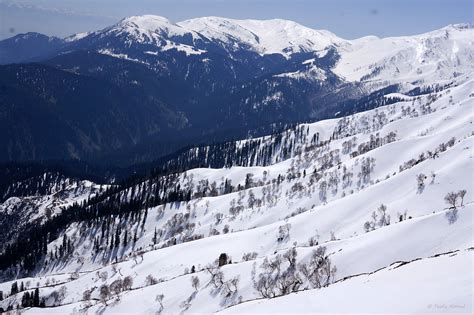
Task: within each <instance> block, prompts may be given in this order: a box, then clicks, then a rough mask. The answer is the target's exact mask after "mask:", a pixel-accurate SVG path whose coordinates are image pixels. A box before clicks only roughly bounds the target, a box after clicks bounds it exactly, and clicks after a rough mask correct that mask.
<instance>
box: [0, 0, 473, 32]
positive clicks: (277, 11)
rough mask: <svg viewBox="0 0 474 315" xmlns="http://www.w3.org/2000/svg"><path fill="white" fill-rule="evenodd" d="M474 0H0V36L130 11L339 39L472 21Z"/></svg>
mask: <svg viewBox="0 0 474 315" xmlns="http://www.w3.org/2000/svg"><path fill="white" fill-rule="evenodd" d="M473 2H474V0H101V1H96V0H94V1H93V0H0V38H6V37H10V36H12V35H15V34H17V33H23V32H28V31H35V32H40V33H44V34H48V35H56V36H60V37H64V36H66V35H70V34H73V33H78V32H84V31H90V30H97V29H101V28H104V27H106V26H108V25H111V24H114V23H115V22H117V21H118V20H120V19H121V18H123V17H125V16H130V15H140V14H156V15H161V16H165V17H167V18H168V19H170V20H171V21H173V22H178V21H181V20H184V19H188V18H194V17H201V16H210V15H213V16H223V17H229V18H255V19H270V18H283V19H289V20H293V21H296V22H299V23H301V24H303V25H306V26H309V27H312V28H315V29H327V30H330V31H332V32H333V33H335V34H337V35H338V36H341V37H343V38H348V39H352V38H357V37H361V36H365V35H377V36H380V37H386V36H396V35H412V34H419V33H423V32H426V31H430V30H434V29H437V28H441V27H443V26H446V25H448V24H451V23H472V20H473V15H474V11H473Z"/></svg>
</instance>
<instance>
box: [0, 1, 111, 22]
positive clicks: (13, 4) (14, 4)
mask: <svg viewBox="0 0 474 315" xmlns="http://www.w3.org/2000/svg"><path fill="white" fill-rule="evenodd" d="M0 5H3V6H6V7H9V8H16V9H20V10H33V11H42V12H49V13H54V14H59V15H69V16H84V17H100V18H109V19H117V18H118V17H116V16H111V15H104V14H98V13H96V12H90V11H82V10H81V11H77V10H71V9H68V8H58V7H50V6H44V5H37V4H33V3H31V2H29V1H12V0H0Z"/></svg>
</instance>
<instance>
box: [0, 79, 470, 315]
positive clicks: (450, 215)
mask: <svg viewBox="0 0 474 315" xmlns="http://www.w3.org/2000/svg"><path fill="white" fill-rule="evenodd" d="M473 88H474V80H473V78H472V73H468V74H466V75H462V76H457V77H456V78H454V79H453V80H452V82H451V85H450V87H445V88H443V89H440V90H439V91H436V92H435V91H432V92H431V93H427V94H424V95H421V96H415V97H414V96H410V95H398V96H399V97H398V98H399V99H401V101H398V102H396V103H393V104H390V105H386V106H382V107H379V108H377V109H374V110H369V111H366V112H361V113H357V114H355V115H351V116H347V117H344V118H337V119H330V120H324V121H320V122H316V123H312V124H302V125H299V126H298V127H297V128H294V129H292V130H289V131H288V132H284V133H283V134H281V135H269V136H265V137H262V138H259V139H252V140H243V141H239V142H238V143H237V144H236V145H235V148H236V150H238V149H239V148H242V147H245V145H246V143H249V142H252V141H255V140H259V141H260V142H259V143H260V144H259V145H260V146H261V148H266V149H265V150H263V149H262V151H259V150H256V151H255V152H257V153H256V154H257V156H261V155H263V154H265V155H267V158H266V161H270V162H269V163H265V166H257V165H259V164H258V163H255V162H248V161H250V160H251V159H248V160H246V161H247V162H246V163H242V165H240V166H232V167H226V168H222V169H211V168H196V169H191V170H187V171H186V172H183V173H179V174H176V175H175V176H169V177H166V176H165V177H163V178H161V179H160V180H159V181H157V182H154V181H153V180H152V178H150V179H147V180H144V181H142V182H138V183H133V184H132V185H130V186H128V187H126V188H124V189H123V190H119V191H117V192H116V193H114V192H112V193H111V194H110V195H109V196H108V197H107V198H108V199H107V200H110V201H111V202H112V201H113V202H116V203H112V204H123V205H124V206H123V207H124V208H123V212H111V213H112V214H110V215H105V216H99V214H98V216H97V217H94V219H91V220H86V219H84V220H82V219H78V220H75V221H74V222H72V223H70V224H68V225H67V226H66V229H65V231H61V232H60V233H59V234H58V235H57V236H56V237H54V238H52V239H50V240H48V243H47V248H46V251H47V255H46V256H45V257H44V260H42V261H40V262H39V263H38V265H37V268H36V269H35V270H34V271H33V272H32V274H31V275H30V276H29V277H24V278H21V277H22V276H19V277H18V279H14V280H11V279H10V280H9V281H5V282H3V283H1V284H0V291H3V296H4V299H3V301H0V307H1V308H3V309H8V308H9V307H12V308H15V307H16V305H17V304H21V301H22V299H25V301H26V302H25V308H26V313H33V314H35V313H42V311H44V309H41V308H37V307H33V308H30V307H29V305H32V304H29V302H28V301H29V300H28V299H27V298H24V296H25V292H26V291H27V292H31V293H32V295H34V290H35V289H36V288H38V295H39V298H40V300H41V299H44V306H48V307H50V308H48V313H57V314H70V313H77V312H80V311H84V312H86V311H87V312H88V313H110V314H115V313H135V314H136V313H139V314H151V313H157V312H158V313H160V312H161V313H166V314H168V313H170V314H175V313H184V314H186V313H190V314H191V313H215V312H222V313H262V312H263V313H264V312H274V311H278V312H283V313H294V312H354V311H355V312H360V313H367V312H382V311H386V310H391V311H393V312H407V313H413V312H457V313H471V312H472V310H473V305H472V297H473V292H472V287H473V278H472V269H471V268H472V261H473V260H472V259H473V256H472V250H473V248H474V244H473V238H472V230H473V222H474V220H473V219H474V218H473V214H474V211H473V210H474V203H473V202H474V198H473V191H474V185H473V178H472V174H474V164H473V146H474V138H473V135H474V127H473V118H474V115H473V105H474V94H473V92H472V91H473ZM277 142H278V143H279V145H278V146H270V145H268V146H266V144H271V143H277ZM270 147H271V150H270V149H269V148H270ZM249 152H250V151H249ZM252 152H253V151H252ZM254 161H255V160H254ZM172 189H176V190H177V192H176V195H178V196H179V195H180V191H184V192H186V195H187V196H188V197H187V198H184V199H180V198H179V197H178V198H175V199H174V200H177V201H172V202H167V203H164V204H161V205H157V206H155V205H153V206H150V207H143V208H142V209H140V210H136V211H135V210H134V211H129V212H127V211H126V210H127V207H132V206H133V205H134V203H133V201H135V202H137V200H138V199H139V198H140V196H145V197H143V199H144V200H146V202H147V203H146V204H151V203H152V202H153V200H155V199H156V198H165V196H166V194H169V190H172ZM109 193H110V192H109ZM165 193H166V194H165ZM450 193H451V194H450ZM446 197H447V198H446ZM153 198H155V199H153ZM163 200H165V199H163ZM180 200H181V201H180ZM119 201H120V202H121V203H117V202H119ZM127 201H129V203H126V202H127ZM99 202H105V201H100V200H99ZM125 205H126V206H125ZM88 209H89V210H91V212H93V209H96V208H93V207H92V206H89V208H85V209H83V210H84V211H86V210H88ZM97 209H98V208H97ZM101 209H104V210H108V209H106V208H101ZM110 211H112V210H110ZM64 253H66V254H64ZM13 270H14V271H15V272H16V271H17V270H16V269H13ZM6 274H7V273H4V275H6ZM14 283H16V284H17V286H18V287H19V288H21V287H22V288H23V290H22V291H25V292H17V291H19V290H13V292H11V288H12V285H13V284H14ZM21 283H23V284H22V285H21ZM13 287H15V285H13ZM381 291H382V292H381ZM376 293H377V294H376ZM346 297H347V303H341V299H345V298H346ZM400 301H403V303H401V302H400Z"/></svg>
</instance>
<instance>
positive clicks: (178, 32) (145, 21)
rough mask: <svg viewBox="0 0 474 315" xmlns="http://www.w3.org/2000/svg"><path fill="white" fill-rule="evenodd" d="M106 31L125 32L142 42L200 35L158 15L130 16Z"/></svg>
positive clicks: (131, 37) (197, 36)
mask: <svg viewBox="0 0 474 315" xmlns="http://www.w3.org/2000/svg"><path fill="white" fill-rule="evenodd" d="M104 31H105V33H114V34H117V35H120V34H124V35H126V36H127V37H128V38H130V39H132V40H134V41H137V42H140V43H155V44H156V43H158V42H160V41H163V40H166V39H168V38H172V37H178V36H188V35H191V36H192V37H193V39H194V38H199V37H200V36H199V35H198V34H196V33H195V32H192V31H188V30H186V29H184V28H182V27H181V26H179V25H177V24H174V23H172V22H171V21H170V20H168V19H167V18H164V17H161V16H158V15H140V16H130V17H127V18H124V19H122V20H121V21H120V22H119V23H117V24H115V25H113V26H112V27H110V28H107V29H105V30H104Z"/></svg>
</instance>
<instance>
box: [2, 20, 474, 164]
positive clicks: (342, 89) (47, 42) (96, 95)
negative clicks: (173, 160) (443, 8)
mask: <svg viewBox="0 0 474 315" xmlns="http://www.w3.org/2000/svg"><path fill="white" fill-rule="evenodd" d="M473 35H474V29H473V27H472V26H471V25H465V24H457V25H450V26H448V27H445V28H442V29H440V30H436V31H433V32H429V33H426V34H422V35H417V36H410V37H393V38H383V39H380V38H377V37H373V36H369V37H364V38H360V39H356V40H345V39H342V38H339V37H337V36H336V35H334V34H332V33H330V32H328V31H319V30H313V29H310V28H307V27H304V26H302V25H299V24H297V23H295V22H292V21H286V20H267V21H257V20H232V19H225V18H217V17H206V18H198V19H192V20H187V21H183V22H180V23H176V24H175V23H172V22H170V21H169V20H167V19H165V18H162V17H158V16H151V15H145V16H134V17H129V18H125V19H123V20H122V21H120V22H119V23H117V24H115V25H112V26H110V27H107V28H105V29H103V30H99V31H95V32H90V33H85V34H75V35H72V36H69V37H67V38H65V39H59V38H55V37H48V36H45V35H41V34H37V33H27V34H20V35H17V36H15V37H12V38H9V39H6V40H3V41H1V42H0V63H1V64H3V65H2V66H0V90H1V93H0V126H1V127H0V131H1V133H0V161H42V160H51V159H66V160H67V159H80V160H85V161H90V162H93V163H96V164H97V163H112V164H119V165H130V164H134V163H137V162H147V161H151V160H154V159H156V158H158V157H160V156H163V155H165V154H168V153H171V152H173V151H175V150H176V149H178V148H180V147H183V146H185V145H189V144H196V143H205V142H219V141H224V140H229V139H231V138H244V137H248V136H249V135H259V134H264V133H269V132H271V131H273V130H275V129H278V128H280V127H282V126H285V125H287V124H292V123H296V122H302V121H317V120H321V119H324V118H332V117H340V116H343V115H346V114H349V113H353V112H358V111H361V110H365V109H370V108H374V107H377V106H380V105H383V104H387V103H388V102H390V101H393V100H395V99H396V94H391V96H392V97H386V95H387V94H390V93H396V92H406V93H408V94H412V95H415V94H422V93H423V92H424V91H429V90H433V89H436V88H438V87H440V86H449V84H450V83H451V82H452V80H453V79H454V78H456V77H459V76H463V75H468V74H470V73H472V70H473V67H474V66H473V65H474V62H473V60H474V49H473V48H474V47H473V46H474V44H473V41H472V38H473Z"/></svg>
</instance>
